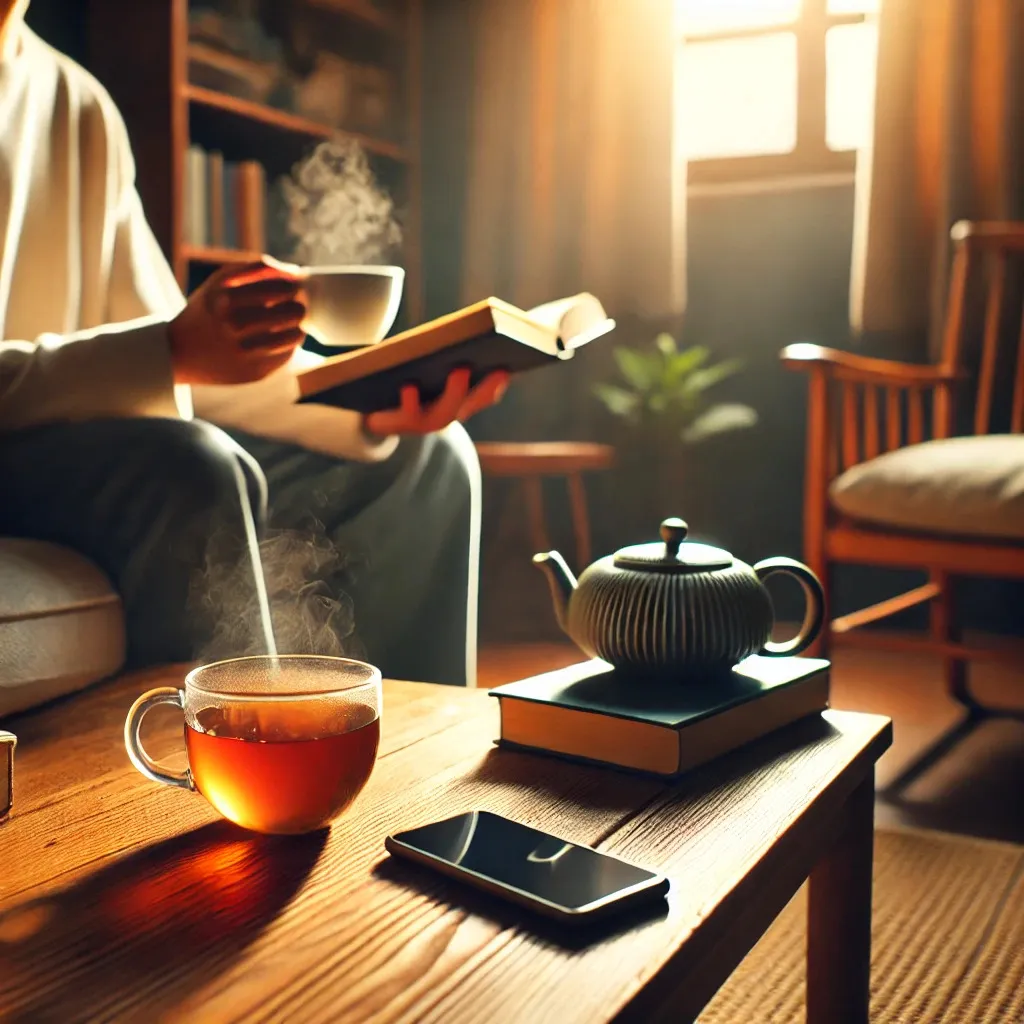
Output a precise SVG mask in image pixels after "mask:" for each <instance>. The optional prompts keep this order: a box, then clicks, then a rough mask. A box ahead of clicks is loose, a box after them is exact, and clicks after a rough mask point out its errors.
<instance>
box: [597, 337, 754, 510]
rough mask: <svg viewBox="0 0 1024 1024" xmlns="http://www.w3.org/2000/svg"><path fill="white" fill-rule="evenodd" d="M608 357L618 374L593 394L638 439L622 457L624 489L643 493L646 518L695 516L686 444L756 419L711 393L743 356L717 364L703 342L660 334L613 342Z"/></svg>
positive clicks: (747, 410) (738, 405) (749, 410)
mask: <svg viewBox="0 0 1024 1024" xmlns="http://www.w3.org/2000/svg"><path fill="white" fill-rule="evenodd" d="M613 356H614V359H615V362H616V365H617V366H618V370H619V375H620V378H621V379H620V380H619V381H616V382H614V383H599V384H597V385H595V387H594V393H595V394H596V396H597V398H598V399H599V400H600V401H601V402H602V403H603V405H604V406H605V408H606V409H607V410H608V411H609V412H610V413H611V414H612V415H613V416H615V417H617V418H618V419H619V420H620V421H621V423H622V424H623V425H624V426H625V427H626V428H627V430H628V431H629V433H630V434H631V435H632V438H633V439H634V441H635V442H637V450H636V451H635V452H633V453H632V455H631V457H630V458H628V459H626V460H624V462H625V464H626V466H627V469H629V468H631V469H633V470H634V472H635V473H637V474H638V479H634V480H631V481H630V492H631V493H636V494H637V497H640V495H643V496H645V497H646V499H647V500H644V501H643V504H644V505H645V506H647V507H645V508H643V510H642V514H643V515H644V516H645V517H652V516H653V517H663V516H668V515H686V514H693V512H695V511H696V510H695V509H693V495H692V494H691V495H690V496H689V497H687V494H686V492H685V490H684V487H685V486H686V483H687V481H686V480H685V477H686V473H685V471H684V468H683V467H684V464H685V463H687V462H689V463H692V459H691V458H689V457H688V453H687V449H688V448H689V447H690V446H692V445H695V444H698V443H700V442H702V441H706V440H707V439H708V438H711V437H714V436H716V435H721V434H725V433H728V432H731V431H735V430H742V429H745V428H748V427H751V426H753V425H754V424H755V423H756V422H757V413H756V412H755V411H754V409H752V408H751V407H750V406H749V405H744V404H742V403H740V402H720V401H716V400H715V398H714V391H715V389H716V388H717V387H718V385H720V384H721V383H722V382H723V381H725V380H727V379H728V378H729V377H732V376H733V375H734V374H736V373H737V372H738V371H739V370H740V369H741V368H742V365H743V364H742V362H741V361H740V360H738V359H724V360H721V361H718V362H715V361H713V360H712V354H711V352H710V351H709V349H707V348H706V347H705V346H703V345H693V346H691V347H689V348H680V347H679V346H678V345H677V343H676V340H675V338H673V337H672V335H670V334H659V335H658V336H657V337H656V338H655V339H654V343H653V345H651V346H649V347H646V348H634V347H625V346H619V347H617V348H615V349H614V350H613ZM641 500H642V499H641ZM683 506H686V507H685V508H684V507H683ZM688 510H689V512H688ZM651 528H652V526H651V525H648V526H647V529H648V530H650V529H651Z"/></svg>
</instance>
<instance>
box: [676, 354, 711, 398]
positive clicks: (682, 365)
mask: <svg viewBox="0 0 1024 1024" xmlns="http://www.w3.org/2000/svg"><path fill="white" fill-rule="evenodd" d="M710 355H711V353H710V352H709V351H708V350H707V349H706V348H705V347H704V346H703V345H694V346H693V347H692V348H688V349H686V350H685V351H683V352H679V353H677V354H676V355H675V356H673V357H672V359H671V360H670V361H669V365H668V366H667V368H666V370H665V383H666V385H667V386H668V387H670V388H672V389H676V388H678V387H679V386H680V385H681V384H682V383H683V381H685V380H686V379H687V377H689V376H690V374H692V373H695V372H697V368H698V367H699V366H702V365H703V364H704V363H705V362H706V361H707V359H708V357H709V356H710Z"/></svg>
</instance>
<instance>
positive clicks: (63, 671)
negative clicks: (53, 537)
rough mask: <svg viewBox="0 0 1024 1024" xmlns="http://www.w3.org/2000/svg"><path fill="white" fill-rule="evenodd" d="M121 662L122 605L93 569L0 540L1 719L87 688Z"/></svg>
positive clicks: (74, 558) (34, 545)
mask: <svg viewBox="0 0 1024 1024" xmlns="http://www.w3.org/2000/svg"><path fill="white" fill-rule="evenodd" d="M124 655H125V629H124V614H123V611H122V607H121V599H120V598H119V597H118V595H117V593H116V592H115V591H114V589H113V588H112V587H111V585H110V581H109V580H108V579H107V578H106V576H104V574H103V573H102V572H101V571H100V570H99V569H98V568H97V567H96V566H95V565H93V563H92V562H90V561H89V560H88V559H86V558H83V557H82V556H81V555H79V554H77V553H76V552H74V551H69V550H68V549H66V548H62V547H58V546H57V545H55V544H46V543H43V542H42V541H35V540H23V539H14V538H0V717H2V716H4V715H8V714H11V713H12V712H15V711H21V710H23V709H24V708H27V707H31V706H33V705H35V704H41V703H42V702H43V701H46V700H50V699H52V698H53V697H59V696H61V695H63V694H66V693H70V692H71V691H73V690H77V689H80V688H81V687H83V686H88V685H89V684H90V683H94V682H96V681H97V680H99V679H102V678H103V677H104V676H108V675H110V674H111V673H113V672H116V671H117V670H118V669H119V668H120V667H121V665H122V664H123V663H124Z"/></svg>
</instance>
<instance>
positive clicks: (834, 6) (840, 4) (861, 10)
mask: <svg viewBox="0 0 1024 1024" xmlns="http://www.w3.org/2000/svg"><path fill="white" fill-rule="evenodd" d="M880 2H881V0H828V13H829V14H877V13H878V7H879V4H880Z"/></svg>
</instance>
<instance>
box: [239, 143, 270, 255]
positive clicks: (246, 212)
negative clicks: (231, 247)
mask: <svg viewBox="0 0 1024 1024" xmlns="http://www.w3.org/2000/svg"><path fill="white" fill-rule="evenodd" d="M238 171H239V173H238V225H239V243H240V245H241V248H243V249H248V250H251V251H253V252H263V250H264V249H265V248H266V244H267V243H266V213H265V210H266V202H267V195H266V193H267V181H266V172H265V171H264V170H263V165H262V164H260V163H257V162H256V161H255V160H246V161H244V162H243V163H241V164H240V165H239V169H238Z"/></svg>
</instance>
